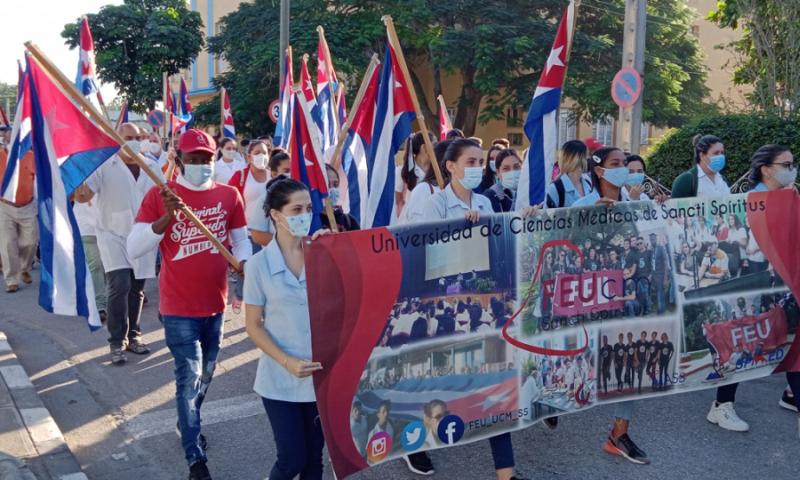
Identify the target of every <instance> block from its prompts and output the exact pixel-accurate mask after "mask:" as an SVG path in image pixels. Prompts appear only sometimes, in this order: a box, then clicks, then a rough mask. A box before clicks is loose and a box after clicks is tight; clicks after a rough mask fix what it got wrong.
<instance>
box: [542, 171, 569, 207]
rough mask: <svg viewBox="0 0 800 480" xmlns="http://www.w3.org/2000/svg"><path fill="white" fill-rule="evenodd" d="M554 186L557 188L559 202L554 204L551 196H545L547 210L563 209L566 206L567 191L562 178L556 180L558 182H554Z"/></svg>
mask: <svg viewBox="0 0 800 480" xmlns="http://www.w3.org/2000/svg"><path fill="white" fill-rule="evenodd" d="M553 185H555V187H556V194H557V195H558V202H557V203H556V202H553V199H551V198H550V195H547V194H545V199H546V203H547V208H561V207H563V206H564V197H565V196H566V195H565V194H566V189H565V188H564V181H563V180H561V177H558V178H556V181H555V182H553Z"/></svg>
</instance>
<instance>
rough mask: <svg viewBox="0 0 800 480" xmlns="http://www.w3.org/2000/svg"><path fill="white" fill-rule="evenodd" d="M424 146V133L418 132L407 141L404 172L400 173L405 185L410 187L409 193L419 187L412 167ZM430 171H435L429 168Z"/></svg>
mask: <svg viewBox="0 0 800 480" xmlns="http://www.w3.org/2000/svg"><path fill="white" fill-rule="evenodd" d="M428 135H430V133H429V134H428ZM424 145H425V137H424V136H422V132H417V133H415V134H414V135H412V136H410V137H408V140H406V152H405V155H404V157H403V170H402V171H401V172H400V178H402V179H403V183H405V184H406V187H408V191H411V190H414V187H416V186H417V181H418V179H417V174H416V172H414V168H413V167H412V165H415V159H416V158H417V155H419V152H420V151H422V147H423V146H424ZM431 162H433V159H431ZM428 170H433V167H432V166H428Z"/></svg>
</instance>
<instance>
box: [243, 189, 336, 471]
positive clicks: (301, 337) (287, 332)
mask: <svg viewBox="0 0 800 480" xmlns="http://www.w3.org/2000/svg"><path fill="white" fill-rule="evenodd" d="M264 210H265V212H266V215H267V216H268V217H269V218H270V219H271V220H272V222H273V223H274V227H275V232H276V233H275V239H274V240H273V241H272V242H270V243H268V244H267V245H266V246H265V247H264V249H263V250H261V251H260V252H258V253H257V254H255V255H253V257H252V258H251V259H250V260H249V261H248V262H247V263H246V264H245V283H244V303H245V326H246V329H247V335H248V336H249V337H250V339H251V340H252V341H253V343H255V345H256V346H257V347H258V348H259V349H260V350H261V352H262V353H261V358H259V360H258V369H257V371H256V380H255V385H254V386H253V390H255V392H256V393H258V394H259V395H260V396H261V400H262V402H263V404H264V409H265V410H266V412H267V416H268V417H269V423H270V426H271V427H272V433H273V435H274V437H275V445H276V447H277V454H278V458H277V461H276V462H275V464H274V465H273V466H272V470H271V471H270V474H269V478H270V479H271V480H290V479H293V478H294V477H295V476H297V475H300V478H302V479H309V480H311V479H321V478H322V448H323V445H324V443H325V441H324V438H323V436H322V425H321V423H320V418H319V412H318V411H317V403H316V395H315V393H314V384H313V382H312V379H311V375H312V374H313V373H314V372H316V371H318V370H320V369H322V365H320V364H319V363H318V362H312V361H311V325H310V319H309V314H308V299H307V296H306V274H305V259H304V255H303V244H302V238H303V237H304V236H306V235H308V231H309V228H310V227H311V218H312V217H311V216H312V213H311V196H310V195H309V192H308V189H307V188H306V186H305V185H303V184H302V183H300V182H298V181H296V180H291V179H280V180H276V181H274V182H273V183H272V184H271V185H270V186H269V188H268V190H267V197H266V202H265V205H264ZM324 233H327V231H325V230H322V231H318V232H317V233H315V234H314V237H313V238H316V237H318V236H319V235H321V234H324Z"/></svg>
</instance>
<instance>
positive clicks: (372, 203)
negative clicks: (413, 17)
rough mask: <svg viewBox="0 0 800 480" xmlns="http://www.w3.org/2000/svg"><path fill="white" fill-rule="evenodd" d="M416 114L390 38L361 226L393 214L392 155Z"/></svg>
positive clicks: (380, 221) (386, 220)
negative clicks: (364, 212) (365, 205)
mask: <svg viewBox="0 0 800 480" xmlns="http://www.w3.org/2000/svg"><path fill="white" fill-rule="evenodd" d="M416 117H417V115H416V113H415V112H414V105H413V103H412V101H411V91H410V90H409V88H408V85H406V81H405V78H404V77H403V73H402V71H401V69H400V64H399V63H398V62H397V55H396V54H395V51H394V48H393V47H392V44H391V42H387V45H386V54H385V55H384V60H383V66H382V68H381V75H380V86H379V87H378V95H377V99H376V106H375V123H374V125H373V129H372V142H370V148H369V154H368V155H367V188H368V190H369V196H368V198H367V211H366V216H365V217H364V223H363V226H364V228H373V227H384V226H387V225H389V224H390V223H391V222H392V219H394V218H395V217H396V215H395V212H394V181H395V178H394V177H395V161H394V157H395V154H396V153H397V151H398V150H399V149H400V146H401V145H402V144H403V142H405V141H406V139H407V138H408V136H409V135H411V123H412V122H413V121H414V119H415V118H416Z"/></svg>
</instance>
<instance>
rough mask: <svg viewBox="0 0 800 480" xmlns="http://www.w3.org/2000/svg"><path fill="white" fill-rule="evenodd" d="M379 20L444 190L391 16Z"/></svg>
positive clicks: (431, 144)
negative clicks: (382, 24) (383, 27)
mask: <svg viewBox="0 0 800 480" xmlns="http://www.w3.org/2000/svg"><path fill="white" fill-rule="evenodd" d="M381 20H383V23H384V24H386V34H387V35H388V36H389V43H390V44H391V45H392V47H393V48H394V52H395V54H396V55H397V63H398V64H399V65H400V70H401V71H402V72H403V79H404V80H405V81H406V85H408V91H409V92H410V93H411V102H412V104H413V105H414V112H415V113H416V114H417V122H419V129H420V131H421V132H422V139H423V141H424V142H425V152H426V153H427V154H428V157H429V158H430V159H431V166H432V167H433V173H434V174H435V175H436V183H438V184H439V188H441V189H442V190H444V178H443V177H442V172H441V170H440V169H439V162H437V161H436V153H434V151H433V143H431V138H430V136H429V134H428V126H427V124H426V123H425V116H424V115H423V114H422V109H421V108H420V107H419V100H418V99H417V93H416V91H414V84H413V83H412V82H411V75H410V74H409V72H408V65H406V58H405V56H403V49H402V47H400V40H399V39H398V38H397V32H395V30H394V22H393V21H392V16H391V15H384V16H383V17H382V18H381Z"/></svg>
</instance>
